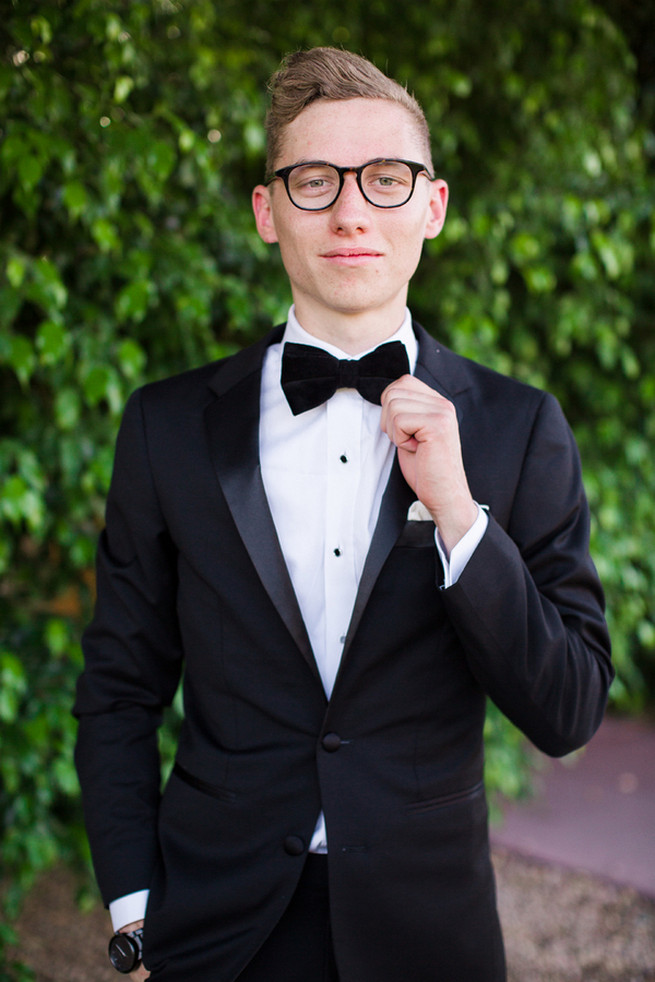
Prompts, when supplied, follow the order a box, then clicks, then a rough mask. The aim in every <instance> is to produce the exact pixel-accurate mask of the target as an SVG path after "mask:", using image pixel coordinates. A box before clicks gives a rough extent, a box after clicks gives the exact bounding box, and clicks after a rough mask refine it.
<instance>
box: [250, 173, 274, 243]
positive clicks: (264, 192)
mask: <svg viewBox="0 0 655 982" xmlns="http://www.w3.org/2000/svg"><path fill="white" fill-rule="evenodd" d="M252 210H253V211H254V213H255V224H256V225H257V231H258V232H259V234H260V236H261V238H262V239H263V240H264V242H269V243H270V242H277V233H276V231H275V220H274V218H273V202H272V200H271V188H270V187H266V186H265V185H264V184H258V185H257V187H256V188H255V190H254V191H253V192H252Z"/></svg>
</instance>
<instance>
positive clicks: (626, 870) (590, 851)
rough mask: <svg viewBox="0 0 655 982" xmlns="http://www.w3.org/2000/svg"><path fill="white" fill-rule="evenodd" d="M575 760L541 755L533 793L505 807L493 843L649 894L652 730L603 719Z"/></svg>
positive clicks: (653, 882)
mask: <svg viewBox="0 0 655 982" xmlns="http://www.w3.org/2000/svg"><path fill="white" fill-rule="evenodd" d="M573 758H574V759H573V760H571V759H570V758H564V759H563V760H549V759H548V758H543V760H544V763H545V769H544V770H543V772H542V773H541V774H539V775H538V776H537V787H538V789H539V790H538V793H537V795H536V796H535V797H534V798H533V799H531V800H530V801H527V802H520V803H512V804H510V805H508V806H507V807H506V809H505V817H504V820H503V822H502V824H501V825H499V826H496V827H494V828H493V829H492V841H493V842H494V843H495V844H497V845H499V846H503V847H504V848H507V849H511V850H516V851H517V852H519V853H523V854H524V855H528V856H531V857H533V858H534V859H538V860H541V861H544V862H549V863H555V864H558V865H560V866H566V867H570V868H575V869H581V870H586V871H588V872H590V873H595V874H597V875H599V876H602V877H605V878H607V879H609V880H612V881H614V882H615V883H618V884H621V885H625V886H631V887H634V888H635V889H636V890H638V891H640V892H641V893H643V894H646V895H647V896H652V897H655V725H651V724H648V723H645V722H642V721H638V720H626V719H615V718H613V717H607V718H606V719H605V721H604V722H603V724H602V726H601V727H600V729H599V731H598V733H597V734H596V736H595V737H594V738H593V740H592V741H591V742H590V743H589V744H588V746H587V748H586V750H585V751H584V752H583V753H582V754H581V755H579V756H576V755H573Z"/></svg>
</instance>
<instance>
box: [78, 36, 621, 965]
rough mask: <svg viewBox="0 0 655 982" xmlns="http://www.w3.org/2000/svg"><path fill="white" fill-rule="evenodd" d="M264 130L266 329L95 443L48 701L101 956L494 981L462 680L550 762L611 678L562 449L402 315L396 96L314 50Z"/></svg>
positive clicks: (408, 211)
mask: <svg viewBox="0 0 655 982" xmlns="http://www.w3.org/2000/svg"><path fill="white" fill-rule="evenodd" d="M268 126H269V175H268V177H269V180H268V182H267V183H266V184H265V185H261V186H259V187H257V188H255V191H254V193H253V208H254V213H255V219H256V222H257V228H258V230H259V233H260V235H261V236H262V238H263V239H264V241H265V242H269V243H275V242H277V243H278V244H279V247H280V250H281V254H282V259H283V262H284V265H285V269H286V271H287V274H288V276H289V280H290V283H291V289H292V295H293V301H294V304H293V307H292V308H291V311H290V313H289V319H288V321H287V324H286V326H285V327H283V328H279V329H277V330H276V331H274V332H273V333H272V334H271V335H270V336H269V337H267V338H265V339H264V340H263V341H262V342H260V343H258V344H256V345H254V346H253V347H252V348H250V349H247V350H245V351H242V352H241V353H239V354H238V355H236V356H234V357H233V358H229V359H226V360H225V361H223V362H221V363H219V364H214V365H210V366H207V367H205V368H202V369H200V370H196V371H193V372H189V373H186V374H184V375H182V376H179V377H177V378H174V379H170V380H167V381H165V382H162V383H157V384H155V385H151V386H147V387H146V388H145V389H143V390H141V391H139V392H137V393H135V395H134V396H133V397H132V398H131V400H130V402H129V404H128V407H127V409H126V413H125V418H124V422H123V426H122V428H121V434H120V437H119V442H118V448H117V456H116V463H115V470H114V477H113V481H112V487H111V491H110V495H109V500H108V505H107V528H106V531H105V532H104V534H103V536H102V539H101V543H100V548H99V556H98V604H97V611H96V615H95V618H94V621H93V623H92V624H91V626H90V628H89V629H88V631H87V632H86V635H85V651H86V659H87V661H86V669H85V672H84V674H83V675H82V677H81V680H80V684H79V692H78V699H77V703H76V714H77V715H78V717H79V720H80V730H79V744H78V751H77V762H78V769H79V774H80V780H81V783H82V788H83V794H84V802H85V809H86V817H87V825H88V831H89V837H90V840H91V845H92V851H93V856H94V863H95V867H96V872H97V876H98V881H99V883H100V887H101V891H102V894H103V897H104V899H105V901H106V902H107V903H108V904H109V905H110V908H111V913H112V919H113V924H114V928H115V929H116V930H119V931H122V932H127V938H126V937H124V936H119V937H118V938H117V939H115V940H114V942H113V957H114V961H115V962H116V963H118V964H119V966H120V967H123V968H124V969H127V970H128V971H129V970H130V969H133V970H132V978H134V979H144V978H147V977H148V974H149V972H150V973H151V976H150V977H151V978H152V979H153V980H157V982H172V980H175V982H182V980H184V982H201V980H202V982H206V980H208V979H211V980H212V982H234V980H239V982H278V980H279V982H320V980H337V979H338V980H340V982H405V980H411V982H433V980H435V979H443V980H444V982H458V980H461V982H472V980H475V982H501V980H502V979H504V978H505V967H504V956H503V947H502V940H501V934H500V929H499V925H498V918H497V913H496V906H495V893H494V882H493V874H492V870H491V864H490V858H489V846H488V836H487V812H486V803H485V796H484V788H483V748H482V728H483V721H484V712H485V697H486V696H487V695H488V696H490V697H491V698H492V699H493V700H494V701H495V702H496V703H497V705H498V706H499V707H500V708H501V709H502V710H503V711H504V712H505V713H506V714H507V715H508V716H509V717H510V719H512V720H513V721H514V722H515V723H516V724H517V725H518V726H520V727H521V728H522V729H523V730H524V732H525V733H526V734H527V735H528V736H529V737H530V738H531V739H532V740H533V741H534V743H535V744H537V746H539V747H540V748H541V749H542V750H544V751H545V752H547V753H550V754H553V755H560V754H565V753H567V752H569V751H571V750H573V749H574V748H576V747H579V746H580V745H581V744H583V743H585V742H586V741H587V740H588V739H589V738H590V737H591V736H592V734H593V733H594V731H595V729H596V727H597V726H598V724H599V722H600V720H601V717H602V714H603V710H604V706H605V702H606V697H607V690H608V686H609V683H610V681H611V677H612V670H611V666H610V659H609V642H608V638H607V633H606V628H605V624H604V619H603V613H602V605H603V600H602V592H601V588H600V586H599V583H598V580H597V577H596V574H595V571H594V568H593V565H592V563H591V560H590V559H589V555H588V515H587V506H586V503H585V498H584V493H583V489H582V484H581V478H580V466H579V461H578V456H577V452H576V448H575V444H574V441H573V438H572V436H571V433H570V431H569V429H568V427H567V425H566V423H565V421H564V419H563V417H562V414H561V411H560V410H559V408H558V406H557V403H556V402H555V400H554V399H553V398H552V397H549V396H547V395H546V394H544V393H541V392H539V391H537V390H535V389H532V388H529V387H527V386H523V385H521V384H519V383H516V382H514V381H512V380H509V379H505V378H503V377H501V376H499V375H497V374H495V373H493V372H491V371H489V370H486V369H484V368H482V367H481V366H478V365H476V364H474V363H472V362H469V361H466V360H464V359H462V358H460V357H458V356H456V355H454V354H453V353H451V352H450V351H448V350H447V349H446V348H444V347H443V346H442V345H440V344H439V343H438V342H437V341H435V340H433V339H432V338H431V337H430V336H429V335H428V334H427V333H426V332H425V331H424V330H423V329H422V328H421V327H420V326H419V325H418V324H416V323H412V320H411V318H410V315H409V312H408V311H407V309H406V306H405V304H406V298H407V287H408V283H409V280H410V279H411V276H412V275H413V273H414V270H415V268H416V265H417V263H418V260H419V256H420V252H421V247H422V243H423V240H424V239H426V238H430V237H433V236H436V235H438V234H439V232H440V230H441V228H442V226H443V223H444V219H445V215H446V205H447V197H448V194H447V187H446V184H445V183H444V182H443V181H442V180H440V179H435V178H434V177H433V175H432V164H431V159H430V151H429V141H428V134H427V128H426V124H425V120H424V117H423V114H422V112H421V110H420V108H419V107H418V105H417V104H416V102H415V101H414V100H413V99H412V98H411V97H410V96H409V95H408V94H407V92H406V91H405V90H404V89H403V88H402V87H400V86H399V85H397V84H396V83H395V82H392V81H391V80H389V79H388V78H386V77H385V76H384V75H382V74H381V73H380V72H378V71H377V69H375V68H374V67H373V66H372V65H371V64H370V63H368V62H367V61H365V60H364V59H362V58H360V57H358V56H355V55H351V54H348V53H346V52H341V51H336V50H332V49H320V48H319V49H315V50H313V51H309V52H305V53H300V54H296V55H293V56H291V57H290V58H289V59H288V60H287V62H286V64H285V66H284V67H283V68H282V70H281V71H280V72H279V73H278V75H277V76H276V77H275V79H274V84H273V99H272V107H271V111H270V116H269V124H268ZM376 349H378V350H376ZM372 352H374V353H372ZM183 666H184V692H185V722H184V725H183V729H182V733H181V737H180V743H179V749H178V754H177V762H176V765H175V769H174V771H173V774H172V776H171V778H170V780H169V782H168V784H167V786H166V789H165V791H164V794H163V797H162V798H161V800H160V790H159V766H158V758H157V753H156V732H157V727H158V725H159V722H160V718H161V710H162V707H163V706H165V705H166V704H168V703H169V702H170V700H171V698H172V696H173V694H174V692H175V689H176V686H177V683H178V680H179V678H180V674H181V671H182V667H183ZM146 902H147V911H146ZM144 912H145V928H144V930H143V945H144V948H143V952H144V959H143V964H141V965H137V967H135V968H133V964H134V963H136V962H137V961H138V954H139V950H138V949H139V944H140V938H141V935H140V932H138V931H137V933H136V934H135V933H134V929H135V928H140V927H141V924H142V918H143V916H144ZM133 948H134V950H135V957H134V959H132V949H133ZM124 949H125V951H124Z"/></svg>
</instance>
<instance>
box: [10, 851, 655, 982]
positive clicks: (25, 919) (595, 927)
mask: <svg viewBox="0 0 655 982" xmlns="http://www.w3.org/2000/svg"><path fill="white" fill-rule="evenodd" d="M494 862H495V866H496V873H497V879H498V898H499V907H500V915H501V920H502V922H503V929H504V933H505V944H506V948H507V961H508V965H509V982H655V899H650V898H647V897H643V896H640V895H639V894H638V893H636V892H635V891H634V890H631V889H626V888H622V887H619V886H616V885H615V884H612V883H608V882H606V881H604V880H600V879H598V878H597V877H594V876H590V875H589V874H586V873H580V872H575V871H570V870H565V869H563V868H561V867H555V866H547V865H542V864H540V863H536V862H534V861H533V860H529V859H526V858H524V857H521V856H519V855H517V854H516V853H510V852H506V851H502V850H498V849H497V850H495V851H494ZM75 893H76V884H75V881H74V878H73V876H72V874H71V873H70V872H68V871H67V870H61V869H60V870H56V871H54V872H52V873H50V874H48V875H47V876H44V877H43V879H42V880H41V881H40V883H39V885H38V887H37V888H36V889H34V890H33V891H32V893H31V894H30V896H29V897H28V899H27V901H26V904H25V908H24V910H23V913H22V915H21V917H20V920H19V922H18V925H17V927H18V931H19V937H20V947H19V950H18V955H19V956H20V958H21V959H22V960H23V961H24V962H25V963H26V964H28V965H29V966H30V967H31V968H32V969H33V970H34V971H35V975H36V982H116V979H117V978H118V977H119V976H118V975H117V974H116V972H115V971H114V970H113V969H112V968H111V967H110V966H109V963H108V962H107V960H106V947H107V940H108V936H109V933H110V927H109V918H108V915H107V913H106V911H104V910H102V908H101V907H100V906H97V907H95V908H94V909H93V910H92V911H91V912H89V913H82V912H80V910H79V909H78V908H77V906H76V903H75ZM367 982H370V980H367ZM399 982H411V980H409V979H403V980H399ZM471 982H476V980H471Z"/></svg>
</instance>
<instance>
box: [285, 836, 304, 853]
mask: <svg viewBox="0 0 655 982" xmlns="http://www.w3.org/2000/svg"><path fill="white" fill-rule="evenodd" d="M284 851H285V852H286V854H287V855H288V856H302V854H303V853H304V851H305V842H304V840H303V839H301V838H300V836H299V835H288V836H287V837H286V839H285V840H284Z"/></svg>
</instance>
